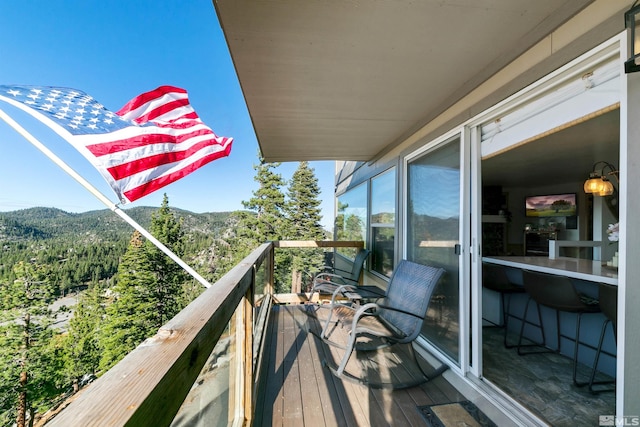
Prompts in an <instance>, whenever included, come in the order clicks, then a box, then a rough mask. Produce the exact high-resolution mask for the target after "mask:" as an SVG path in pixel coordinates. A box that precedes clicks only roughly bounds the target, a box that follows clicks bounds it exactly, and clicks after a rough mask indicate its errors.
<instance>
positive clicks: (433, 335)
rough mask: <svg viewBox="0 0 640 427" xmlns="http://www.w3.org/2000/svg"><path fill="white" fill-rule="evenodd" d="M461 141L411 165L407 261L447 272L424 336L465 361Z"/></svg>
mask: <svg viewBox="0 0 640 427" xmlns="http://www.w3.org/2000/svg"><path fill="white" fill-rule="evenodd" d="M459 226H460V143H459V138H456V139H455V141H452V142H449V143H447V144H446V145H445V146H443V147H441V148H439V149H437V150H434V151H431V152H429V153H427V154H425V155H423V156H422V157H420V158H418V159H416V160H414V161H412V162H410V163H409V166H408V212H407V259H409V260H411V261H415V262H418V263H421V264H428V265H436V266H439V267H443V268H444V269H445V270H446V273H445V275H444V276H443V278H442V279H441V281H440V283H439V284H438V287H437V288H436V290H435V292H434V295H433V297H432V300H431V304H430V306H429V312H428V314H427V319H426V320H425V323H424V329H423V334H424V336H425V337H426V338H427V339H428V340H429V341H430V342H431V343H432V344H433V345H434V346H436V347H437V348H439V349H440V350H442V351H443V352H444V353H445V354H447V355H448V356H449V357H451V358H452V359H453V360H455V361H459V335H460V324H459V318H460V309H459V307H460V306H459V300H460V295H459V281H458V271H459V255H457V254H456V253H455V245H457V244H459V239H460V237H459Z"/></svg>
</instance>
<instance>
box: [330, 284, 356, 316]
mask: <svg viewBox="0 0 640 427" xmlns="http://www.w3.org/2000/svg"><path fill="white" fill-rule="evenodd" d="M329 283H332V284H334V285H338V287H337V288H336V290H335V291H333V295H331V311H333V306H334V304H335V302H336V298H338V295H340V294H344V292H345V291H347V292H348V291H355V286H353V285H341V284H339V283H335V282H329Z"/></svg>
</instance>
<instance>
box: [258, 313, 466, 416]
mask: <svg viewBox="0 0 640 427" xmlns="http://www.w3.org/2000/svg"><path fill="white" fill-rule="evenodd" d="M310 310H311V311H313V309H312V308H309V307H308V306H305V305H290V306H274V308H273V311H272V313H271V314H272V316H271V317H270V321H269V322H270V323H269V331H270V332H269V334H268V335H267V336H268V341H267V342H266V343H265V345H266V347H265V353H264V354H265V356H266V357H265V360H264V363H265V366H264V367H263V371H262V372H263V373H264V382H263V384H262V385H261V387H260V390H261V391H260V392H261V393H265V396H259V398H258V400H257V405H258V406H257V408H256V412H255V414H256V418H255V420H254V425H256V426H290V425H295V426H310V427H315V426H340V427H342V426H344V427H352V426H406V425H426V423H425V422H424V421H423V419H422V418H421V416H420V414H419V413H418V410H417V406H418V405H428V404H437V403H449V402H458V401H462V400H464V397H463V396H462V394H460V393H459V392H458V391H457V390H456V389H455V388H454V387H453V386H452V385H451V384H449V383H448V382H447V381H446V379H444V378H443V377H438V378H436V379H434V380H433V381H429V382H427V383H425V384H422V385H420V386H417V387H412V388H409V389H405V390H387V389H372V388H368V387H366V386H364V385H361V384H355V383H352V382H349V381H343V380H341V379H339V378H336V377H335V376H333V375H332V374H331V373H330V371H329V370H328V369H327V368H326V367H324V366H323V364H322V360H323V359H330V360H333V361H334V362H336V363H337V362H339V358H340V357H341V355H342V353H341V352H342V350H340V349H336V348H333V347H329V346H327V345H326V344H324V343H323V342H322V341H321V340H320V339H319V338H317V337H316V336H315V335H313V334H311V333H309V331H310V330H316V331H319V330H320V328H321V325H320V322H319V319H318V318H314V316H310V315H309V311H310ZM402 362H403V360H402V357H401V358H400V359H399V360H397V361H395V360H393V359H385V358H379V357H377V356H374V357H371V358H370V360H368V359H364V360H356V361H354V363H361V364H366V365H361V366H370V369H371V372H372V373H375V372H374V370H375V369H381V370H386V369H385V365H386V364H388V365H389V373H385V375H392V376H395V375H404V374H403V373H401V372H400V373H398V372H397V371H394V372H392V371H391V368H392V365H395V366H396V368H397V367H398V366H402ZM350 363H351V362H350Z"/></svg>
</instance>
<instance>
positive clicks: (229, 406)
mask: <svg viewBox="0 0 640 427" xmlns="http://www.w3.org/2000/svg"><path fill="white" fill-rule="evenodd" d="M336 246H343V247H348V246H354V247H361V246H362V242H270V243H265V244H263V245H262V246H260V247H259V248H257V249H256V250H255V251H254V252H253V253H251V254H250V255H249V256H247V257H246V258H245V259H244V260H242V262H240V263H239V264H238V265H236V266H235V267H234V268H233V269H232V270H231V271H229V272H228V273H227V274H226V275H225V276H224V277H223V278H222V279H220V280H219V281H218V282H216V283H215V284H214V285H213V286H211V288H209V289H207V290H206V291H205V292H204V293H203V294H202V295H201V296H200V297H198V298H197V299H196V300H195V301H193V302H192V303H191V304H190V305H189V306H188V307H186V308H185V309H184V310H183V311H182V312H180V313H179V314H178V315H177V316H176V317H175V318H173V319H172V320H171V321H169V322H168V323H167V324H166V325H165V326H163V327H162V328H161V329H160V330H159V331H158V333H157V334H156V335H155V336H153V337H151V338H149V339H147V340H146V341H145V342H143V343H142V344H141V345H140V346H138V347H137V348H136V349H135V350H134V351H132V352H131V353H130V354H129V355H127V356H126V357H125V358H124V359H123V360H122V361H121V362H120V363H118V364H117V365H116V366H114V367H113V368H112V369H111V370H109V371H108V372H107V373H105V374H104V375H103V376H102V377H101V378H99V379H98V380H97V381H96V382H94V383H93V384H91V385H90V386H89V387H87V388H86V389H85V390H83V391H82V392H80V393H78V394H77V395H76V396H74V398H73V402H71V403H70V404H69V406H68V407H66V408H65V409H64V410H62V411H61V412H60V413H59V414H58V415H57V416H55V417H54V418H52V419H51V420H50V421H49V422H48V423H47V426H69V425H83V426H105V425H109V426H124V425H135V426H154V427H156V426H162V425H166V426H168V425H172V426H195V425H207V426H208V425H234V426H236V425H238V426H239V425H256V426H263V425H264V426H269V425H296V426H298V425H420V424H423V423H424V420H423V419H422V418H421V417H422V416H421V415H420V413H419V411H418V410H417V409H416V408H417V406H420V405H433V404H442V403H448V402H458V401H463V400H468V398H465V396H463V395H462V393H460V391H458V390H457V389H456V387H454V386H453V385H452V384H451V383H450V382H449V381H448V380H447V379H445V377H443V376H440V377H438V378H436V379H435V380H433V381H431V382H428V383H426V384H424V385H422V386H419V387H414V388H411V389H407V390H396V391H391V390H374V389H369V388H366V387H364V386H362V385H359V384H354V383H351V382H347V381H342V380H340V379H338V378H335V377H334V376H333V375H332V374H331V373H330V372H329V370H328V369H326V368H323V366H322V360H323V359H326V358H331V357H335V358H337V357H338V356H337V355H336V354H333V353H332V350H330V349H329V348H328V347H327V346H326V345H324V344H323V343H322V342H321V341H320V340H319V339H317V338H316V337H314V336H313V335H312V334H310V333H309V331H310V330H311V329H313V328H317V327H318V319H317V318H315V317H314V316H313V315H312V313H311V315H310V312H312V311H313V310H314V308H316V307H317V305H315V304H308V303H312V302H317V298H318V296H317V294H315V295H309V294H286V295H272V293H271V289H272V286H271V285H272V277H273V268H274V251H275V250H286V249H277V248H285V247H336ZM400 365H401V364H400ZM450 378H451V377H450Z"/></svg>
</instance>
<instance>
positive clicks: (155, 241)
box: [0, 109, 211, 288]
mask: <svg viewBox="0 0 640 427" xmlns="http://www.w3.org/2000/svg"><path fill="white" fill-rule="evenodd" d="M0 118H1V119H2V120H4V121H5V122H6V123H7V124H8V125H9V126H11V127H12V128H13V129H14V130H15V131H16V132H18V133H19V134H20V135H22V136H23V137H24V138H25V139H26V140H27V141H29V142H30V143H31V144H32V145H33V146H35V147H36V148H37V149H38V150H40V151H41V152H42V153H43V154H44V155H45V156H47V157H48V158H49V159H50V160H51V161H53V163H55V164H56V165H58V166H59V167H60V168H62V170H64V171H65V172H66V173H68V174H69V175H71V177H72V178H73V179H75V180H76V181H78V182H79V183H80V185H82V186H83V187H84V188H86V189H87V190H88V191H89V192H90V193H91V194H93V195H94V196H96V197H97V198H98V200H100V201H101V202H102V203H104V205H105V206H107V207H108V208H109V209H111V210H112V211H113V212H114V213H116V214H117V215H118V216H120V217H121V218H122V219H124V220H125V221H126V222H127V223H129V225H131V226H132V227H133V228H134V229H136V230H138V231H139V232H140V234H142V235H143V236H144V237H146V238H147V239H149V241H150V242H151V243H153V244H154V245H155V246H156V247H157V248H158V249H160V250H161V251H162V252H164V253H165V254H167V256H168V257H169V258H171V259H172V260H174V261H175V262H176V263H178V265H180V266H181V267H182V268H183V269H184V270H185V271H186V272H187V273H189V274H190V275H191V276H192V277H193V278H194V279H196V280H197V281H198V282H200V283H201V284H202V285H203V286H204V287H206V288H209V287H211V283H209V282H208V281H207V279H205V278H204V277H202V276H201V275H200V274H198V272H197V271H195V270H194V269H193V268H191V267H190V266H189V265H188V264H187V263H185V262H184V261H183V260H182V259H181V258H180V257H179V256H178V255H176V254H175V253H174V252H173V251H172V250H171V249H169V248H168V247H166V246H165V245H164V244H163V243H162V242H161V241H159V240H158V239H156V238H155V237H153V235H152V234H151V233H149V232H148V231H147V230H146V229H145V228H144V227H142V226H141V225H140V224H138V223H137V222H136V221H135V220H134V219H133V218H131V217H130V216H129V215H127V214H126V213H125V212H124V211H123V210H122V209H120V207H118V205H117V204H115V203H113V202H112V201H111V200H109V199H108V198H107V197H106V196H105V195H104V194H102V193H101V192H100V191H98V189H96V188H95V187H94V186H93V185H91V184H90V183H89V182H88V181H87V180H86V179H84V178H83V177H82V176H80V175H79V174H78V173H77V172H76V171H74V170H73V169H71V167H70V166H69V165H67V164H66V163H65V162H64V161H62V159H60V158H59V157H58V156H56V155H55V154H54V153H53V152H52V151H51V150H49V149H48V148H47V147H45V146H44V145H43V144H42V143H41V142H40V141H38V140H37V139H36V138H35V137H34V136H33V135H31V134H30V133H29V132H27V130H26V129H25V128H23V127H22V126H20V124H18V123H17V122H16V121H15V120H13V119H12V118H11V117H9V115H7V113H5V112H4V111H3V110H1V109H0Z"/></svg>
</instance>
